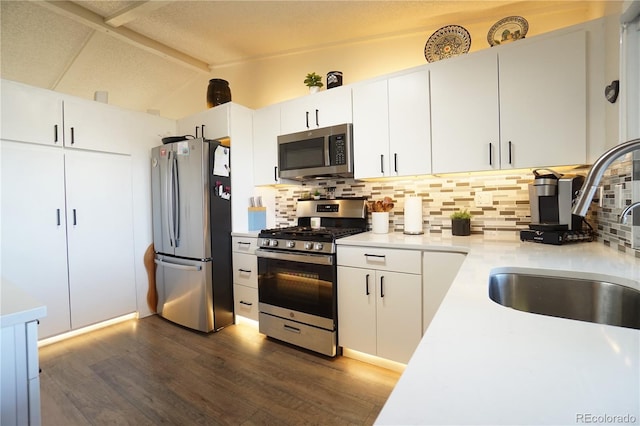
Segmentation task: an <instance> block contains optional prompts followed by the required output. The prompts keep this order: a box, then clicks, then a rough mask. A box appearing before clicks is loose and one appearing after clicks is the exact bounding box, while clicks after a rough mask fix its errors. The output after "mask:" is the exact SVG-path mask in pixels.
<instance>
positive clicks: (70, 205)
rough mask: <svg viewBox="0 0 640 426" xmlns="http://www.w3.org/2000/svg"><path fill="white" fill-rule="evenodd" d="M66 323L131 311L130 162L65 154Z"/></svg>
mask: <svg viewBox="0 0 640 426" xmlns="http://www.w3.org/2000/svg"><path fill="white" fill-rule="evenodd" d="M66 172H67V173H66V185H67V226H68V244H69V289H70V299H71V324H72V326H73V328H78V327H82V326H86V325H89V324H93V323H96V322H99V321H103V320H105V319H109V318H114V317H117V316H119V315H123V314H127V313H130V312H134V311H135V310H136V295H135V277H134V265H133V239H132V236H133V217H132V213H131V212H132V208H131V203H132V197H131V159H130V158H129V157H127V156H120V155H108V154H100V153H92V152H88V151H72V152H67V154H66Z"/></svg>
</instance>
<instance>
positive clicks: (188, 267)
mask: <svg viewBox="0 0 640 426" xmlns="http://www.w3.org/2000/svg"><path fill="white" fill-rule="evenodd" d="M153 262H154V263H155V264H156V265H160V266H166V267H167V268H172V269H180V270H182V271H202V266H200V265H198V266H193V265H180V264H179V263H171V262H165V261H164V260H159V259H154V260H153Z"/></svg>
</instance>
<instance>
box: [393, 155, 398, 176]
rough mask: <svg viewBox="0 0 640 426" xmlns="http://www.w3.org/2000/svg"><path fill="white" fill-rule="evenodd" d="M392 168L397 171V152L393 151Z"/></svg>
mask: <svg viewBox="0 0 640 426" xmlns="http://www.w3.org/2000/svg"><path fill="white" fill-rule="evenodd" d="M393 170H394V171H395V172H396V173H398V153H397V152H394V153H393Z"/></svg>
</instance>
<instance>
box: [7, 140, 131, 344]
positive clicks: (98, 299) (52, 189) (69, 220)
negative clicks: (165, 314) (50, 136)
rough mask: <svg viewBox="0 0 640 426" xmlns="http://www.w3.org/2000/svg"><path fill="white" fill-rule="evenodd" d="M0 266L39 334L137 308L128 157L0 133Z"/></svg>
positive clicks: (73, 327)
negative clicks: (39, 311)
mask: <svg viewBox="0 0 640 426" xmlns="http://www.w3.org/2000/svg"><path fill="white" fill-rule="evenodd" d="M0 150H1V152H2V171H1V174H2V257H1V259H0V262H1V263H0V265H1V267H2V275H3V278H5V279H7V280H9V281H12V282H13V283H14V284H16V285H17V286H18V287H20V288H22V289H23V290H24V291H26V292H27V293H29V294H31V295H32V296H33V297H35V298H37V299H39V300H42V301H43V303H44V304H46V306H47V316H46V317H45V318H43V319H42V324H41V327H40V333H39V334H40V337H50V336H53V335H56V334H60V333H63V332H65V331H69V330H70V329H76V328H79V327H83V326H86V325H89V324H93V323H96V322H100V321H103V320H106V319H110V318H114V317H117V316H119V315H122V314H126V313H130V312H134V311H135V310H136V292H135V276H134V260H133V258H134V255H133V210H132V182H131V158H130V157H129V156H126V155H114V154H105V153H98V152H90V151H76V150H67V149H61V148H56V147H47V146H41V145H36V144H29V143H20V142H9V141H4V140H3V141H1V142H0Z"/></svg>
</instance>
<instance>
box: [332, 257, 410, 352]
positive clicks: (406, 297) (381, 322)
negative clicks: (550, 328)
mask: <svg viewBox="0 0 640 426" xmlns="http://www.w3.org/2000/svg"><path fill="white" fill-rule="evenodd" d="M337 258H338V260H337V262H338V336H339V337H338V338H339V342H338V344H339V345H340V346H342V347H345V348H349V349H353V350H357V351H361V352H365V353H368V354H372V355H377V356H379V357H382V358H386V359H390V360H393V361H397V362H402V363H407V362H408V361H409V359H410V358H411V355H412V354H413V351H414V350H415V348H416V347H417V345H418V343H419V342H420V338H421V337H422V273H421V261H420V260H421V252H419V251H411V250H396V249H379V248H372V247H338V251H337Z"/></svg>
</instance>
